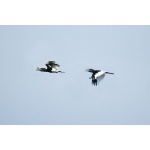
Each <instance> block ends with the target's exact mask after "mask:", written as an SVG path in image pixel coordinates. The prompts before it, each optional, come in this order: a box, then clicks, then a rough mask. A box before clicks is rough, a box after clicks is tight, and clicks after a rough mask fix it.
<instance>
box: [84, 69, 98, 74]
mask: <svg viewBox="0 0 150 150" xmlns="http://www.w3.org/2000/svg"><path fill="white" fill-rule="evenodd" d="M85 71H87V72H91V73H95V72H96V70H94V69H86V70H85Z"/></svg>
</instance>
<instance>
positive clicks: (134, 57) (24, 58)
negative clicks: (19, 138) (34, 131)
mask: <svg viewBox="0 0 150 150" xmlns="http://www.w3.org/2000/svg"><path fill="white" fill-rule="evenodd" d="M0 52H1V53H0V68H1V69H0V91H1V92H0V93H1V94H0V124H5V125H7V124H10V125H12V124H17V125H18V124H19V125H21V124H24V125H27V124H38V125H41V124H48V125H64V124H65V125H113V124H115V125H122V124H124V125H127V124H129V125H131V124H150V90H149V89H150V79H149V77H150V67H149V64H150V26H0ZM49 60H54V61H56V62H57V63H58V64H60V70H62V71H65V72H66V73H65V74H61V73H60V74H50V73H42V72H37V71H35V70H36V67H38V66H39V67H45V63H46V62H47V61H49ZM87 68H93V69H102V70H106V71H109V72H114V73H115V75H106V76H105V78H104V79H103V80H102V81H101V82H100V83H99V85H98V86H97V87H96V86H93V85H92V84H91V80H89V77H90V76H91V73H88V72H85V69H87Z"/></svg>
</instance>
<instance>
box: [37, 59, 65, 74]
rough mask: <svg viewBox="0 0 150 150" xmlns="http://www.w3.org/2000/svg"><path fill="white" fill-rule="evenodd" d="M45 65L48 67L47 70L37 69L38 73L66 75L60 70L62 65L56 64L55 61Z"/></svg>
mask: <svg viewBox="0 0 150 150" xmlns="http://www.w3.org/2000/svg"><path fill="white" fill-rule="evenodd" d="M45 65H46V66H47V68H40V67H37V68H36V71H41V72H49V73H59V72H60V73H64V72H62V71H59V70H58V69H59V67H60V65H59V64H56V62H55V61H48V62H47V63H46V64H45Z"/></svg>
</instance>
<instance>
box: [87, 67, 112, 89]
mask: <svg viewBox="0 0 150 150" xmlns="http://www.w3.org/2000/svg"><path fill="white" fill-rule="evenodd" d="M86 71H87V72H91V73H92V76H91V78H90V79H92V84H93V85H94V86H95V85H96V86H97V84H98V82H99V81H100V80H102V79H103V78H104V77H105V74H114V73H110V72H106V71H103V70H94V69H87V70H86Z"/></svg>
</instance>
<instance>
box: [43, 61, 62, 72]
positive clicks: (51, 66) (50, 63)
mask: <svg viewBox="0 0 150 150" xmlns="http://www.w3.org/2000/svg"><path fill="white" fill-rule="evenodd" d="M45 65H46V66H47V68H48V69H51V70H52V69H55V70H58V68H59V66H60V65H59V64H56V62H55V61H48V62H47V63H46V64H45Z"/></svg>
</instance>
